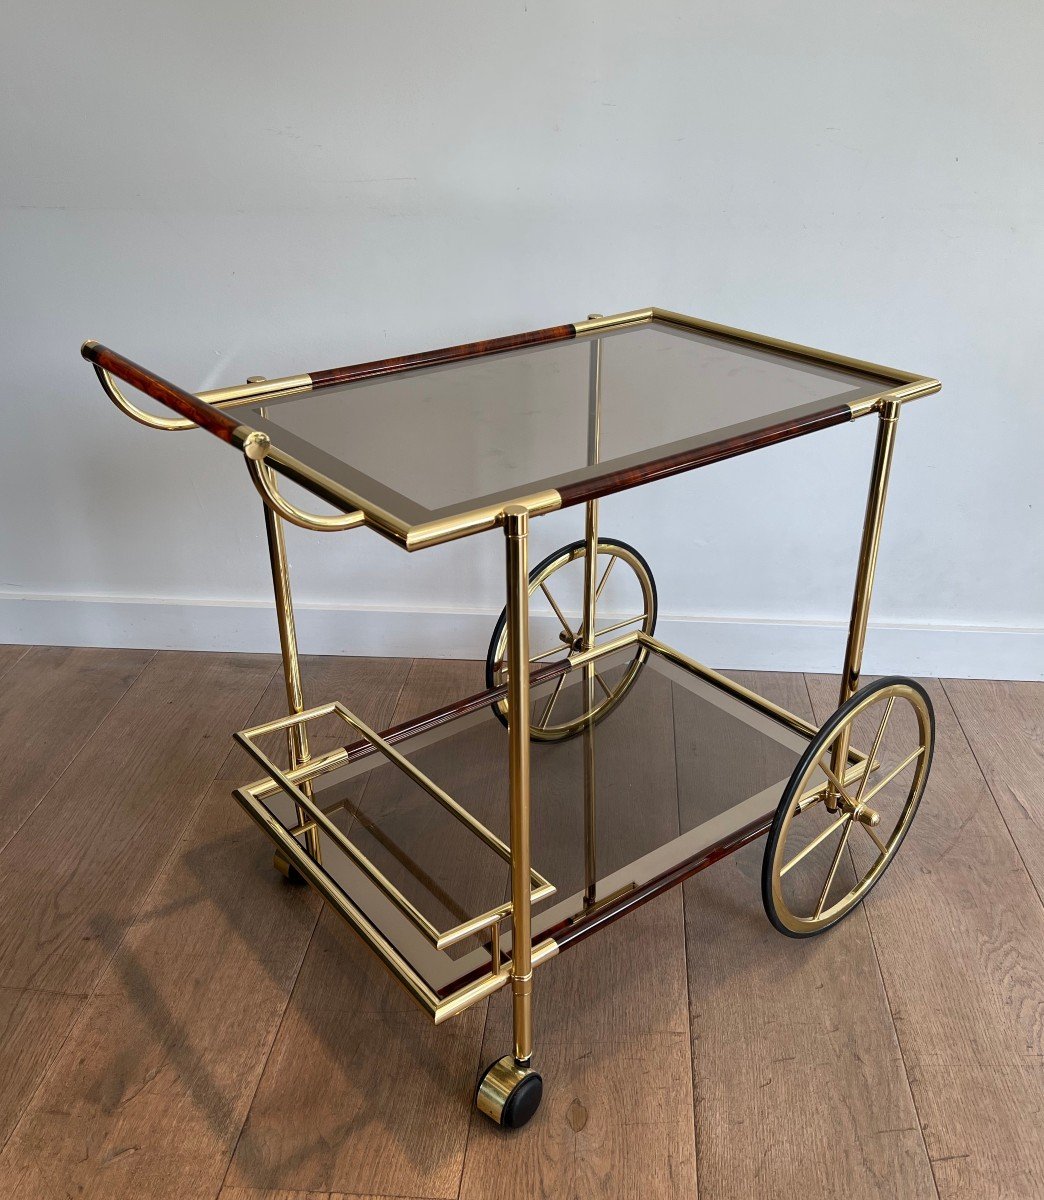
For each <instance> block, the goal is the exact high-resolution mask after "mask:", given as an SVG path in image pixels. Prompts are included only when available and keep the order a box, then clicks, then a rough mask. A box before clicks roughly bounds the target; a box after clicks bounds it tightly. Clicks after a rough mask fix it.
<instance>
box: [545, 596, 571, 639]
mask: <svg viewBox="0 0 1044 1200" xmlns="http://www.w3.org/2000/svg"><path fill="white" fill-rule="evenodd" d="M540 590H541V591H542V592H543V593H544V595H545V596H546V597H547V602H548V604H550V605H551V607H552V608H553V609H554V610H555V616H556V617H557V618H558V619H559V621H560V622H561V624H562V628H563V629H564V630H565V633H566V636H567V637H568V638H569V641H570V642H575V641H576V634H575V633H573V631H572V630H571V629H570V628H569V622H568V621H567V620H566V619H565V617H564V616H563V614H562V610H561V609H560V608H559V607H558V604H557V602H556V601H555V598H554V596H552V595H551V593H550V592H549V591H548V588H547V584H546V583H541V585H540Z"/></svg>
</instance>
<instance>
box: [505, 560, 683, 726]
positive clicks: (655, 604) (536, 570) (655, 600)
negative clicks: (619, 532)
mask: <svg viewBox="0 0 1044 1200" xmlns="http://www.w3.org/2000/svg"><path fill="white" fill-rule="evenodd" d="M598 545H599V546H613V547H616V548H617V549H619V550H626V551H627V552H628V554H633V555H634V557H635V558H636V559H637V560H638V561H639V562H640V563H641V564H642V567H643V568H644V569H645V573H646V574H647V575H648V576H649V583H650V585H651V587H652V620H651V621H650V624H649V630H650V632H651V633H654V632H655V631H656V617H657V614H658V612H659V606H660V597H659V594H658V592H657V590H656V576H655V575H653V573H652V569H651V568H650V566H649V564H648V562H646V560H645V556H644V555H643V554H641V553H639V552H638V551H637V550H636V549H635V548H634V547H633V546H632V545H631V544H630V543H629V542H622V541H620V539H619V538H602V537H600V538H599V539H598ZM581 546H586V542H585V541H584V539H583V538H578V539H577V540H576V541H575V542H569V543H568V544H567V545H565V546H559V548H558V549H557V550H553V551H552V552H551V553H550V554H548V555H546V556H545V557H544V558H542V559H541V560H540V561H539V562H538V563H537V565H536V566H535V567H533V568H532V569H531V570H530V572H529V582H530V583H532V582H533V580H534V579H536V578H537V577H538V576H539V575H540V573H541V571H543V570H544V569H545V568H546V567H549V566H550V565H551V564H552V563H553V562H554V561H555V559H556V558H559V557H560V556H561V555H563V554H572V553H573V551H574V550H579V549H580V547H581ZM505 625H507V609H506V608H504V609H503V610H502V611H501V614H500V616H499V617H498V618H497V622H496V624H495V625H494V626H493V634H492V636H491V637H490V639H489V648H488V649H487V650H486V687H488V688H491V687H495V686H496V679H495V678H494V663H495V661H496V660H495V659H494V657H493V655H494V654H495V653H496V649H497V643H498V642H499V641H500V639H501V637H502V635H503V633H504V626H505ZM564 649H565V647H564V646H563V650H564ZM492 708H493V713H494V715H495V716H496V718H497V720H498V721H499V722H500V723H501V725H503V726H504V728H505V729H506V728H507V717H506V716H505V715H504V713H502V712H501V711H500V709H499V708H498V707H497V705H496V704H494V705H492ZM606 715H608V714H606ZM596 724H597V721H596Z"/></svg>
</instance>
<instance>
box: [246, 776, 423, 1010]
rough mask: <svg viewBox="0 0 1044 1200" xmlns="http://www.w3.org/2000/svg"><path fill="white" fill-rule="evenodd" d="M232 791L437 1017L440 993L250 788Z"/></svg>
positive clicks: (327, 898) (299, 868) (405, 986)
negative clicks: (310, 855) (261, 802)
mask: <svg viewBox="0 0 1044 1200" xmlns="http://www.w3.org/2000/svg"><path fill="white" fill-rule="evenodd" d="M233 795H234V796H235V797H236V799H237V800H238V801H239V803H240V804H241V805H242V806H243V808H244V809H245V810H246V811H247V812H248V813H249V814H250V816H251V817H252V818H253V819H254V820H255V821H256V822H257V824H258V825H260V826H261V828H262V829H263V830H264V831H265V832H266V833H267V834H268V836H269V837H270V838H271V839H272V840H273V841H274V842H275V844H276V846H277V848H278V849H279V850H280V851H281V852H282V856H283V857H284V858H285V859H286V860H287V861H288V862H292V863H293V864H294V867H295V868H296V870H298V871H300V872H301V874H302V875H303V876H304V877H305V879H306V880H307V881H308V882H309V883H310V884H311V885H312V887H314V888H315V890H316V891H317V892H318V893H319V894H320V895H321V896H322V897H323V899H324V900H326V901H327V902H328V903H329V904H330V905H331V906H332V907H333V908H334V909H335V911H336V912H337V913H338V914H339V915H340V916H341V917H343V918H344V919H345V920H346V921H347V922H348V924H349V925H351V926H352V928H353V929H354V930H355V931H356V933H358V934H359V936H360V937H361V938H362V939H363V941H365V942H366V944H367V945H368V946H369V947H370V949H371V950H373V951H374V952H375V953H376V954H377V956H378V957H379V958H380V959H381V960H382V961H383V962H384V963H385V965H386V966H387V967H388V968H389V969H390V970H391V972H392V974H393V975H394V976H395V977H396V979H398V981H399V982H400V983H401V984H402V986H403V987H404V988H405V989H406V991H407V992H408V993H409V994H410V995H411V996H412V997H413V999H414V1000H416V1001H417V1003H418V1004H419V1005H420V1006H421V1008H423V1009H424V1010H425V1011H426V1012H427V1013H428V1015H429V1016H432V1017H435V1018H436V1019H438V1018H437V1014H438V1010H439V1005H440V1003H441V1001H440V999H439V996H438V994H437V993H436V992H435V991H434V990H433V989H432V988H431V987H429V985H428V984H427V983H426V982H425V980H424V979H422V978H421V976H420V975H419V974H418V973H417V972H416V971H415V970H414V969H413V967H411V966H410V964H409V963H408V962H407V961H406V959H404V958H403V957H402V955H401V954H400V953H399V952H398V950H396V949H395V947H394V946H393V945H392V944H391V943H390V942H389V941H388V939H387V938H386V937H385V936H384V935H383V934H382V933H381V932H380V930H379V929H378V928H377V927H376V926H375V925H374V924H373V923H372V922H371V921H370V920H369V918H368V917H367V916H366V915H365V914H364V913H363V912H362V910H361V909H359V908H357V907H356V906H355V905H354V904H353V903H352V901H351V900H350V899H349V898H348V896H346V895H345V893H344V892H343V891H342V890H341V889H340V888H339V887H338V886H337V885H336V884H335V883H334V882H333V880H332V879H331V878H330V877H329V875H327V874H326V872H325V871H324V870H323V869H322V868H321V867H320V866H319V865H318V864H317V863H315V862H314V861H313V860H312V859H311V858H310V857H309V856H308V855H307V854H305V853H304V852H303V851H302V849H301V847H300V846H299V845H298V843H297V842H296V841H294V839H293V838H292V837H291V836H290V835H289V833H287V831H286V830H285V829H284V828H283V825H282V824H281V823H280V822H279V821H278V820H276V818H275V817H274V816H272V814H271V813H270V812H269V811H268V809H266V808H265V807H264V805H262V804H260V803H258V801H257V800H255V799H254V797H253V796H252V795H251V794H250V789H249V788H238V789H237V790H236V791H235V792H234V793H233Z"/></svg>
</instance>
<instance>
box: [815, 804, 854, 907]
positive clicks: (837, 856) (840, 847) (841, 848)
mask: <svg viewBox="0 0 1044 1200" xmlns="http://www.w3.org/2000/svg"><path fill="white" fill-rule="evenodd" d="M845 820H846V821H847V824H846V825H845V828H844V831H843V832H842V834H841V840H840V841H839V842H838V843H837V849H836V850H835V851H834V861H833V862H832V863H831V864H830V870H829V872H828V873H827V877H826V883H824V884H823V890H822V891H821V892H820V893H819V900H818V902H817V903H816V911H815V912H814V913H813V914H812V920H813V921H818V920H819V918H820V917H821V916H822V915H823V908H824V906H825V904H826V902H827V896H829V895H830V889H831V887H832V886H833V883H834V876H835V875H836V874H837V868H838V867H839V866H840V865H841V855H842V854H844V852H845V847H846V846H847V845H848V835H849V834H850V833H851V832H852V818H851V817H846V818H845Z"/></svg>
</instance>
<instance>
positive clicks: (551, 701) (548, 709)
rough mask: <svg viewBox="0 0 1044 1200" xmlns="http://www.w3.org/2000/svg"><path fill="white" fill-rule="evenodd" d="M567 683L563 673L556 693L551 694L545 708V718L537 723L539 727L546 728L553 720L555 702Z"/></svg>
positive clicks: (557, 684)
mask: <svg viewBox="0 0 1044 1200" xmlns="http://www.w3.org/2000/svg"><path fill="white" fill-rule="evenodd" d="M565 681H566V677H565V674H564V673H563V674H562V675H560V676H559V677H558V682H557V683H556V684H555V687H554V691H553V692H552V693H551V695H550V696H549V697H548V699H547V704H546V705H545V706H544V713H543V716H541V718H540V720H539V721H538V722H537V724H538V725H539V726H541V727H542V728H543V727H546V725H547V723H548V721H550V720H551V710H552V709H553V708H554V707H555V701H556V700H557V699H558V694H559V692H561V690H562V687H563V685H564V684H565Z"/></svg>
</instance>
